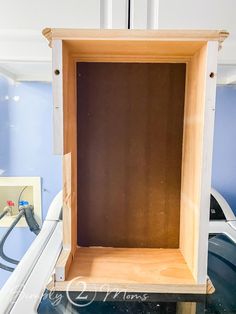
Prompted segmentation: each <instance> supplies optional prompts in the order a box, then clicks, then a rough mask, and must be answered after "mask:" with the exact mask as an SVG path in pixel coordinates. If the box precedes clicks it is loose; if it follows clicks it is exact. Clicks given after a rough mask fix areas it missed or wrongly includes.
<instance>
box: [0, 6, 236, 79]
mask: <svg viewBox="0 0 236 314" xmlns="http://www.w3.org/2000/svg"><path fill="white" fill-rule="evenodd" d="M101 1H105V0H101ZM101 1H100V0H59V1H58V0H40V1H35V0H20V1H19V0H8V1H3V0H2V1H0V71H1V69H2V72H5V73H6V74H9V75H10V76H12V77H13V78H16V79H19V80H23V79H24V80H27V79H29V80H34V79H35V80H50V79H51V50H50V48H49V47H48V45H47V42H46V40H45V39H44V38H43V37H42V35H41V31H42V29H43V28H45V27H62V28H99V27H100V2H101ZM106 1H112V3H113V8H112V14H113V18H112V21H113V24H112V27H113V28H119V27H120V25H122V23H123V22H122V21H123V20H124V17H123V16H122V12H123V13H124V8H125V6H126V0H106ZM147 1H150V0H133V3H135V5H134V7H136V11H137V12H136V14H135V25H136V27H143V25H144V24H146V22H145V21H146V16H147V12H146V10H147ZM119 10H120V11H119ZM142 11H143V12H142ZM235 12H236V0H159V16H158V22H159V28H161V29H226V30H228V31H229V32H230V37H229V39H227V40H226V41H225V43H224V49H223V50H222V51H221V52H220V54H219V63H220V64H236V17H235ZM123 15H124V14H123ZM228 69H229V72H230V73H231V74H230V76H232V68H227V71H228ZM227 71H226V70H224V75H225V73H226V76H227ZM233 71H235V70H233ZM233 76H234V77H235V75H233ZM227 81H230V80H227Z"/></svg>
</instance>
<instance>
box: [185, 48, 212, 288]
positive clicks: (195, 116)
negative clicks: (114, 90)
mask: <svg viewBox="0 0 236 314" xmlns="http://www.w3.org/2000/svg"><path fill="white" fill-rule="evenodd" d="M216 66H217V45H216V44H215V43H214V42H210V43H208V44H207V45H205V46H204V47H203V48H202V49H201V50H199V51H198V52H197V53H196V54H195V55H194V57H193V58H192V59H191V61H190V62H189V63H188V65H187V80H186V98H185V112H184V117H185V118H184V133H183V159H182V186H181V215H180V217H181V218H180V249H181V252H182V254H183V256H184V258H185V260H186V262H187V264H188V266H189V268H190V270H191V271H192V273H193V275H194V277H195V278H196V280H197V281H198V282H199V283H202V282H205V280H206V276H207V248H208V240H207V239H208V232H209V229H208V225H209V224H208V222H209V214H208V208H209V206H210V188H211V160H212V145H213V128H214V107H215V88H216V81H215V80H216V78H215V77H216ZM211 72H213V73H214V78H211V77H210V73H211Z"/></svg>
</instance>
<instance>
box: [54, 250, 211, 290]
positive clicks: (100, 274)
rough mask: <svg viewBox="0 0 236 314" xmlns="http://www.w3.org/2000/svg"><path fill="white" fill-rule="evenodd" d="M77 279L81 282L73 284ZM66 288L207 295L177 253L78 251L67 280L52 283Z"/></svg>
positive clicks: (59, 288)
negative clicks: (82, 283)
mask: <svg viewBox="0 0 236 314" xmlns="http://www.w3.org/2000/svg"><path fill="white" fill-rule="evenodd" d="M76 277H80V278H79V279H77V280H73V279H74V278H76ZM71 280H73V282H71V283H70V281H71ZM81 281H83V282H84V283H85V286H81ZM69 283H70V285H69ZM66 287H67V288H68V289H69V290H71V291H81V290H83V289H85V290H84V291H97V292H99V291H106V289H108V291H113V289H116V291H129V292H132V291H135V292H165V293H205V292H206V285H196V283H195V280H194V278H193V276H192V274H191V272H190V270H189V269H188V267H187V265H186V262H185V261H184V258H183V256H182V255H181V253H180V251H179V249H140V248H139V249H134V248H130V249H127V248H126V249H125V248H78V249H77V252H76V255H75V258H74V260H73V262H72V264H71V268H70V270H69V275H68V277H67V280H66V281H64V282H55V283H54V287H53V289H55V290H64V291H65V290H66Z"/></svg>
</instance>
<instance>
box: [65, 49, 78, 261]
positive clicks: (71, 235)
mask: <svg viewBox="0 0 236 314" xmlns="http://www.w3.org/2000/svg"><path fill="white" fill-rule="evenodd" d="M62 53H63V152H64V155H67V154H70V155H67V156H70V159H68V158H66V160H65V163H64V167H65V168H64V169H65V171H64V174H63V176H64V179H63V181H64V182H63V185H64V184H66V187H63V192H64V202H65V200H66V199H67V198H68V195H67V193H65V189H67V190H70V197H69V198H68V200H69V201H70V203H69V206H67V204H65V208H67V209H68V210H67V213H66V212H65V210H64V208H63V214H64V218H63V220H64V219H65V220H66V221H67V222H68V223H64V224H63V246H64V248H65V249H68V248H69V249H71V252H72V255H73V254H74V252H75V250H76V243H77V227H76V226H77V136H76V134H77V101H76V99H77V94H76V79H75V78H76V75H75V73H76V63H75V60H74V59H73V58H71V56H70V53H69V51H68V49H67V47H66V46H65V45H63V51H62ZM68 177H69V181H68ZM66 215H68V217H67V218H66Z"/></svg>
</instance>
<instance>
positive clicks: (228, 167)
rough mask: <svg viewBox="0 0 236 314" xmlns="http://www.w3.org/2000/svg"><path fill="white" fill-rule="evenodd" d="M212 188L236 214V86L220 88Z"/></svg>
mask: <svg viewBox="0 0 236 314" xmlns="http://www.w3.org/2000/svg"><path fill="white" fill-rule="evenodd" d="M212 186H213V187H214V188H216V189H217V190H218V191H219V192H220V193H221V194H222V195H223V196H224V197H225V198H226V200H227V201H228V203H229V205H230V206H231V208H232V209H233V210H234V212H235V214H236V86H218V87H217V94H216V117H215V133H214V150H213V169H212Z"/></svg>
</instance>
